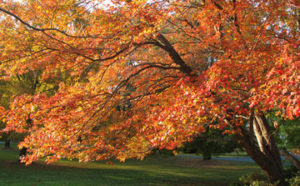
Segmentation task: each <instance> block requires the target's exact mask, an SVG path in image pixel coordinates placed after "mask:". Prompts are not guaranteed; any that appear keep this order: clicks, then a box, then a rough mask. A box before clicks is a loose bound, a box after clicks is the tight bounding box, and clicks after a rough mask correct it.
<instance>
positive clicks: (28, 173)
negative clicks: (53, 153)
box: [0, 149, 260, 186]
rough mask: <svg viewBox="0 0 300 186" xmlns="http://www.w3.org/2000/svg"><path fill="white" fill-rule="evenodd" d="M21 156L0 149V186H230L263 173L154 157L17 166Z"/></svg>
mask: <svg viewBox="0 0 300 186" xmlns="http://www.w3.org/2000/svg"><path fill="white" fill-rule="evenodd" d="M17 160H18V152H17V151H15V150H4V149H0V185H1V186H2V185H5V186H6V185H28V186H29V185H30V186H33V185H43V186H44V185H72V186H73V185H209V186H214V185H216V186H219V185H229V184H230V183H231V182H234V181H235V180H237V179H238V178H239V177H240V176H243V175H247V174H251V173H253V172H257V171H260V169H259V168H258V167H257V166H256V165H255V164H252V163H242V162H231V161H217V160H211V161H202V160H200V159H197V158H186V157H169V158H163V157H152V158H147V159H146V160H143V161H138V160H129V161H126V163H120V162H114V164H113V165H110V164H107V163H105V162H90V163H78V162H76V161H66V160H61V161H58V162H56V163H55V164H52V165H46V164H44V163H43V162H35V163H34V164H32V165H30V166H23V165H20V164H19V163H17Z"/></svg>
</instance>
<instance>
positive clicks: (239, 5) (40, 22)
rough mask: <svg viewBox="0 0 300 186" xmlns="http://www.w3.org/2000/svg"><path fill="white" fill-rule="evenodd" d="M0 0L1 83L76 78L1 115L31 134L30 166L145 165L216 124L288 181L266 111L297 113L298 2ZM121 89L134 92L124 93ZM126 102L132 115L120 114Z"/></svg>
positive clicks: (271, 173) (272, 174)
mask: <svg viewBox="0 0 300 186" xmlns="http://www.w3.org/2000/svg"><path fill="white" fill-rule="evenodd" d="M0 3H1V6H0V12H1V13H2V14H1V17H2V19H1V20H0V24H1V25H2V27H1V30H0V37H1V38H3V39H2V40H1V41H0V46H2V48H1V56H0V61H1V65H0V69H1V70H2V71H3V73H4V76H3V79H10V78H11V76H15V75H17V74H23V73H26V72H28V71H33V70H35V69H42V70H43V71H42V72H43V73H42V78H41V80H40V81H47V80H49V79H56V78H57V77H58V76H59V75H60V74H70V76H71V80H72V83H69V84H68V83H65V82H63V81H61V83H60V84H59V88H58V90H57V91H56V92H55V94H53V95H47V94H45V93H42V92H36V93H35V94H34V95H22V96H19V97H16V98H15V99H14V100H13V102H12V103H11V105H10V108H9V109H8V110H7V111H2V112H3V113H5V114H3V115H4V116H5V119H6V122H7V125H6V130H7V131H8V130H15V131H19V132H28V133H29V135H28V136H27V137H26V138H25V140H24V142H23V143H21V144H20V145H21V146H24V147H26V148H28V150H29V152H30V154H28V156H26V157H25V159H24V161H25V162H27V163H31V162H32V161H34V160H37V159H39V158H41V157H45V156H46V157H47V158H46V161H48V162H52V161H54V160H57V159H60V158H62V157H63V158H78V159H79V160H80V161H89V160H99V159H108V158H113V157H115V158H117V159H120V160H121V161H124V160H125V159H126V158H140V159H142V158H143V157H144V156H145V155H146V154H148V153H149V152H151V150H152V149H153V148H167V149H174V148H176V147H177V146H178V145H180V144H182V143H184V142H185V141H187V140H190V139H191V138H192V137H193V136H195V135H197V134H200V133H202V132H204V131H205V127H204V126H203V125H204V124H209V125H210V124H211V125H214V127H215V128H218V129H220V130H223V129H225V128H229V131H227V132H230V133H233V134H235V135H236V136H237V138H238V142H239V143H240V144H241V145H242V146H243V148H244V149H245V151H246V152H247V153H248V154H249V156H251V158H253V159H254V160H255V162H256V163H257V164H258V165H259V166H261V167H262V169H263V170H264V171H265V172H266V173H267V175H268V177H269V179H270V181H271V182H272V183H275V182H276V181H279V182H280V184H281V185H284V184H285V180H284V176H283V171H282V163H281V159H280V155H279V151H278V148H277V145H276V143H275V140H274V137H273V135H272V134H273V130H272V128H271V127H270V126H271V124H270V122H269V121H268V120H267V119H266V117H265V113H267V112H269V111H273V110H276V111H277V112H278V113H277V115H278V116H280V117H282V118H289V119H294V118H297V117H299V113H300V112H299V104H298V103H299V95H300V94H299V83H298V82H300V81H299V59H298V55H297V54H298V53H299V47H298V42H299V40H298V38H299V14H298V4H297V1H285V0H279V1H268V0H254V1H236V0H231V1H216V0H209V1H208V0H207V1H156V0H154V1H151V2H149V1H146V0H139V1H133V0H132V1H111V4H108V5H107V6H103V3H104V1H101V0H99V1H85V0H83V1H82V0H80V1H78V0H62V1H54V0H48V1H45V2H42V3H41V2H39V1H33V0H28V1H23V2H22V3H18V2H7V1H0ZM25 15H26V16H25ZM36 15H39V16H36ZM207 58H212V59H214V61H216V62H214V64H213V65H212V66H211V63H210V64H208V62H207ZM129 61H132V62H133V65H128V62H129ZM208 66H211V67H210V68H208ZM58 80H59V78H58ZM127 85H132V86H133V87H135V90H134V91H133V92H131V93H130V94H129V95H126V96H124V95H125V94H124V93H127V92H128V91H127V89H126V87H127ZM126 101H130V103H131V105H132V106H131V108H130V109H128V110H123V111H118V110H117V109H116V108H117V106H119V105H120V104H121V103H124V102H126ZM29 113H30V116H31V119H32V123H33V124H32V126H31V127H30V128H28V127H26V126H27V124H26V117H27V116H28V114H29ZM113 116H114V118H113V121H114V122H113V123H110V124H107V123H106V124H105V121H107V120H108V119H110V118H112V117H113ZM214 123H218V124H217V125H215V124H214ZM79 138H80V140H78V139H79Z"/></svg>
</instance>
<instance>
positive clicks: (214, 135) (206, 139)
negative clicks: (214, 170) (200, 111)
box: [183, 128, 240, 160]
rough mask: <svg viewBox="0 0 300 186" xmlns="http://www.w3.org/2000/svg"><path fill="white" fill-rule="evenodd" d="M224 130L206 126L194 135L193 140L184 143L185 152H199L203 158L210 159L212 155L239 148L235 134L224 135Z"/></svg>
mask: <svg viewBox="0 0 300 186" xmlns="http://www.w3.org/2000/svg"><path fill="white" fill-rule="evenodd" d="M222 133H224V131H223V132H222V131H220V130H217V129H213V128H207V130H206V132H205V133H203V134H200V135H197V136H195V137H194V140H193V141H191V142H187V143H185V145H184V148H183V150H184V152H185V153H199V154H201V155H202V156H203V160H210V159H211V157H212V155H217V154H221V153H229V152H233V151H234V150H235V149H237V148H240V147H239V145H238V143H237V142H236V139H235V136H232V135H226V134H225V135H224V134H222Z"/></svg>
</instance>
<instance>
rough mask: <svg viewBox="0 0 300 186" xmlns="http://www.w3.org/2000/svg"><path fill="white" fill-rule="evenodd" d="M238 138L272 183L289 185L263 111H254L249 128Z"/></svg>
mask: <svg viewBox="0 0 300 186" xmlns="http://www.w3.org/2000/svg"><path fill="white" fill-rule="evenodd" d="M238 138H239V142H240V144H241V145H242V146H243V148H244V150H245V151H246V152H247V153H248V155H249V156H250V157H251V158H252V159H253V160H254V161H255V162H256V163H257V164H258V165H259V166H260V167H261V168H262V169H263V170H264V171H265V172H266V174H267V175H268V178H269V181H270V182H271V183H277V182H278V183H279V184H278V185H288V184H287V182H285V179H284V175H283V168H282V163H281V158H280V153H279V150H278V148H277V146H276V143H275V141H274V137H273V134H272V130H271V128H270V126H269V124H268V121H267V119H266V118H265V116H264V114H263V113H254V112H253V113H252V115H251V116H250V121H249V130H242V131H241V132H240V133H239V134H238Z"/></svg>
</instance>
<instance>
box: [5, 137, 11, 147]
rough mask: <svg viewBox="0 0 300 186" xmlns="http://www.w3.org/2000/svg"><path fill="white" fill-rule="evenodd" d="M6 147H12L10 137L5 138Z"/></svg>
mask: <svg viewBox="0 0 300 186" xmlns="http://www.w3.org/2000/svg"><path fill="white" fill-rule="evenodd" d="M4 148H10V139H7V140H5V143H4Z"/></svg>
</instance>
